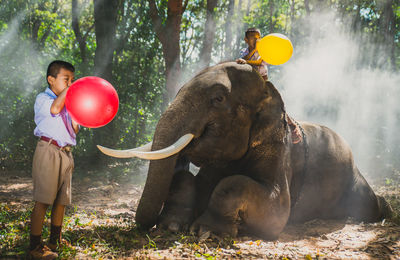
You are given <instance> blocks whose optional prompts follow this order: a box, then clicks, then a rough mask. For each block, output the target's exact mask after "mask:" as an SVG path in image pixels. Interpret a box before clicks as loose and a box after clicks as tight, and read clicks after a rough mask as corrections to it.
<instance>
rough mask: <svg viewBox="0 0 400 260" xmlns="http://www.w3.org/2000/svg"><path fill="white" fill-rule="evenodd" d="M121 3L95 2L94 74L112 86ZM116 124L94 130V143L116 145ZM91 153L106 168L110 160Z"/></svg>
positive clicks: (97, 162) (112, 0)
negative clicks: (118, 13) (118, 14)
mask: <svg viewBox="0 0 400 260" xmlns="http://www.w3.org/2000/svg"><path fill="white" fill-rule="evenodd" d="M119 2H120V1H115V0H94V24H95V33H96V51H95V57H94V74H95V76H98V77H101V78H103V79H105V80H107V81H109V82H110V83H111V84H113V78H112V63H113V55H114V50H115V47H116V46H115V41H114V39H115V33H116V28H117V12H118V7H119ZM114 124H115V121H114V120H113V121H111V122H110V123H109V124H107V125H106V126H104V127H101V128H98V129H94V130H93V143H94V144H102V145H105V146H112V145H114V138H113V136H115V135H114V134H113V133H114V131H115V125H114ZM94 149H95V148H94ZM90 152H91V154H92V156H91V159H92V161H93V162H96V164H97V165H99V166H104V165H105V164H107V162H108V160H109V159H110V158H107V157H106V156H104V155H102V154H101V153H100V152H99V151H98V150H97V149H96V150H95V151H90ZM100 158H101V159H100ZM100 162H101V163H100ZM101 164H103V165H101Z"/></svg>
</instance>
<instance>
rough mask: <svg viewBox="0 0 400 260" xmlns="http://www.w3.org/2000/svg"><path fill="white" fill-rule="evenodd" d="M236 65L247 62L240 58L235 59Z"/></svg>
mask: <svg viewBox="0 0 400 260" xmlns="http://www.w3.org/2000/svg"><path fill="white" fill-rule="evenodd" d="M236 63H238V64H246V63H247V61H246V60H244V59H242V58H240V59H237V60H236Z"/></svg>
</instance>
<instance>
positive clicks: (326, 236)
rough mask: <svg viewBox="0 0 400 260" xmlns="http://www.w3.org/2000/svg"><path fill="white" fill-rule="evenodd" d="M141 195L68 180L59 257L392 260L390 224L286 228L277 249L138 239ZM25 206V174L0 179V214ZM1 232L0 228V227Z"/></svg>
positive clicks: (396, 237) (270, 244) (395, 230)
mask: <svg viewBox="0 0 400 260" xmlns="http://www.w3.org/2000/svg"><path fill="white" fill-rule="evenodd" d="M142 188H143V187H142V186H140V185H137V184H135V183H132V182H124V181H122V182H120V183H118V182H115V181H96V182H93V181H92V180H91V178H89V177H80V178H75V177H74V179H73V205H72V206H71V207H69V209H68V210H67V213H66V216H67V217H66V221H65V222H66V223H65V228H64V231H63V234H64V237H65V238H67V240H69V241H70V243H71V248H72V249H71V250H72V253H71V252H70V253H68V252H64V255H62V256H63V257H62V258H80V259H85V258H89V259H92V258H93V259H106V258H109V259H112V258H124V259H137V258H140V259H142V258H146V259H187V258H189V259H230V258H241V259H400V226H399V225H397V224H394V223H392V222H390V221H383V222H380V223H373V224H366V223H357V222H353V221H352V220H347V221H325V220H324V221H323V220H314V221H310V222H307V223H305V224H302V225H290V226H287V227H286V229H285V230H284V232H283V233H282V234H281V236H280V237H279V239H278V240H277V241H263V240H259V239H257V238H250V237H240V238H228V239H226V238H225V239H220V238H218V237H215V236H211V237H209V238H206V239H202V238H196V237H194V236H191V235H187V234H170V233H167V232H165V231H159V230H152V231H150V232H149V233H146V234H145V233H139V232H138V231H137V230H136V229H135V227H134V220H133V219H134V216H135V209H136V207H137V204H138V201H139V198H140V194H141V191H142ZM374 189H375V190H376V192H377V193H378V194H381V195H385V196H392V197H393V196H395V197H396V198H397V199H400V192H399V189H393V188H388V187H387V186H385V185H381V186H374ZM31 198H32V180H31V178H30V176H29V174H27V173H22V174H14V173H13V174H10V173H8V174H5V173H4V172H3V173H0V203H1V204H2V205H3V207H2V208H3V209H9V210H16V209H18V210H27V209H29V208H31V207H32V205H33V203H32V200H31ZM47 221H48V220H47ZM7 225H8V223H0V227H7ZM21 225H23V224H21ZM25 231H26V230H25ZM77 234H78V235H77ZM23 237H25V238H27V235H26V234H25V236H23ZM15 243H17V242H15ZM18 243H20V244H21V243H22V244H27V241H25V242H21V241H20V242H18ZM0 249H2V250H1V251H0V252H2V253H3V254H4V255H3V257H4V256H9V257H13V256H14V257H15V256H16V257H17V258H19V257H23V255H22V256H21V254H18V253H16V254H15V255H13V252H12V248H10V246H9V247H8V248H5V246H4V247H3V248H2V246H1V245H0Z"/></svg>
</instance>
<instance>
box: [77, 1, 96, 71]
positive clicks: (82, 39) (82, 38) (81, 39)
mask: <svg viewBox="0 0 400 260" xmlns="http://www.w3.org/2000/svg"><path fill="white" fill-rule="evenodd" d="M79 10H81V8H79V5H78V0H72V2H71V14H72V15H71V17H72V29H73V30H74V34H75V37H76V40H77V41H78V45H79V51H80V56H81V59H82V64H81V67H82V74H83V75H86V74H87V72H88V57H87V49H86V48H87V38H88V36H89V33H90V32H91V31H92V30H93V28H94V23H93V24H92V25H90V27H89V28H88V29H87V30H86V33H85V34H83V33H82V31H81V26H80V22H79V17H80V11H79Z"/></svg>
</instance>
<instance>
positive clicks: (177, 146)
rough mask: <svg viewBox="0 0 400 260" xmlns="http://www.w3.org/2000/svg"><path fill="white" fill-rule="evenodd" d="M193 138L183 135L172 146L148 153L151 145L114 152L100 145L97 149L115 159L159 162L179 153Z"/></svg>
mask: <svg viewBox="0 0 400 260" xmlns="http://www.w3.org/2000/svg"><path fill="white" fill-rule="evenodd" d="M193 137H194V135H193V134H185V135H184V136H182V137H181V138H179V139H178V141H176V142H175V143H174V144H172V145H170V146H168V147H166V148H164V149H161V150H157V151H150V147H151V143H148V144H146V145H143V146H141V147H138V148H134V149H130V150H114V149H110V148H106V147H103V146H101V145H97V148H99V150H100V151H102V152H103V153H104V154H106V155H109V156H112V157H117V158H131V157H138V158H141V159H148V160H159V159H164V158H167V157H169V156H171V155H174V154H176V153H179V152H180V151H181V150H182V149H183V148H185V146H187V145H188V144H189V143H190V141H192V139H193Z"/></svg>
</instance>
